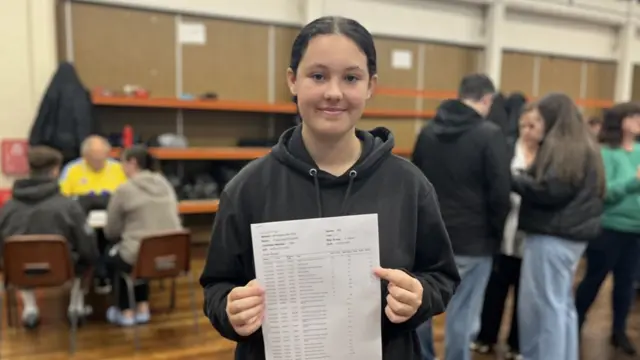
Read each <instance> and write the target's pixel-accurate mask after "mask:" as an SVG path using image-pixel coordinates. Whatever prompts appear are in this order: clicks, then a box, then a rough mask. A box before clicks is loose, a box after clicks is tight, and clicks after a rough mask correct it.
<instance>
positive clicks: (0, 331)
mask: <svg viewBox="0 0 640 360" xmlns="http://www.w3.org/2000/svg"><path fill="white" fill-rule="evenodd" d="M3 292H5V290H4V289H0V304H4V298H5V297H6V296H2V295H3ZM2 320H3V319H2V311H0V359H2V335H3V332H2V328H3V327H4V324H3V323H2Z"/></svg>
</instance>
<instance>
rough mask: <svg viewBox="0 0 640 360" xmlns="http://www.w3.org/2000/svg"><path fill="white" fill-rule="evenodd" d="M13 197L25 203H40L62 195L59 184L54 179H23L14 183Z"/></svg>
mask: <svg viewBox="0 0 640 360" xmlns="http://www.w3.org/2000/svg"><path fill="white" fill-rule="evenodd" d="M11 193H12V197H13V198H14V199H16V200H18V201H21V202H24V203H38V202H41V201H43V200H46V199H48V198H51V197H54V196H56V195H59V194H60V186H59V185H58V182H57V181H55V180H52V179H40V178H33V179H22V180H16V181H15V182H14V183H13V189H12V192H11Z"/></svg>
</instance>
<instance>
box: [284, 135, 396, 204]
mask: <svg viewBox="0 0 640 360" xmlns="http://www.w3.org/2000/svg"><path fill="white" fill-rule="evenodd" d="M356 136H357V137H358V139H360V141H361V142H362V154H361V155H360V158H359V159H358V161H357V162H356V163H355V164H354V165H353V167H351V169H349V171H347V172H345V173H344V174H342V175H341V176H334V175H332V174H329V173H327V172H325V171H322V170H320V169H319V168H318V165H317V164H316V163H315V161H314V160H313V158H311V155H310V154H309V152H308V151H307V148H306V147H305V145H304V142H303V140H302V125H298V126H296V127H293V128H291V129H289V130H287V131H285V132H284V133H283V134H282V135H281V136H280V139H279V140H278V144H276V146H274V148H273V151H272V154H273V156H274V157H275V158H276V159H277V160H278V161H279V162H281V163H282V164H284V165H285V166H287V167H289V168H290V169H292V170H294V171H295V172H298V173H300V174H302V175H304V176H307V177H308V178H309V180H312V181H313V182H314V186H315V190H316V202H317V205H318V212H319V215H320V217H322V201H321V187H337V186H344V185H346V186H347V189H346V191H345V194H344V198H343V201H342V208H343V210H342V211H341V213H343V212H344V207H345V205H346V203H347V200H348V198H349V195H350V193H351V190H352V187H353V185H354V183H355V182H357V181H359V180H364V179H366V178H368V177H369V176H371V175H372V174H373V173H374V171H375V170H376V169H377V168H378V166H380V164H381V163H382V162H383V161H384V160H385V159H386V158H388V157H389V156H390V155H391V150H392V149H393V146H394V140H393V135H392V134H391V132H390V131H389V130H387V129H386V128H382V127H378V128H375V129H373V130H371V131H363V130H356Z"/></svg>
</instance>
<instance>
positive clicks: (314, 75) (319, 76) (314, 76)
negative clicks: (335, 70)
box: [311, 74, 324, 81]
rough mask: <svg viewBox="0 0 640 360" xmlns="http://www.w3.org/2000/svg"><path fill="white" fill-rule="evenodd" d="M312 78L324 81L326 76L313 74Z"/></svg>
mask: <svg viewBox="0 0 640 360" xmlns="http://www.w3.org/2000/svg"><path fill="white" fill-rule="evenodd" d="M311 78H312V79H313V80H316V81H321V80H323V79H324V76H323V75H322V74H312V75H311Z"/></svg>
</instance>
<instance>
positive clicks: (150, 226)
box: [104, 146, 182, 326]
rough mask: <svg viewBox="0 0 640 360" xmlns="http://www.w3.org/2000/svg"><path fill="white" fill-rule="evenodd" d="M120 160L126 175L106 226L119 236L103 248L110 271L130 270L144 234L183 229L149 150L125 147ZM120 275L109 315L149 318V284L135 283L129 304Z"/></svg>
mask: <svg viewBox="0 0 640 360" xmlns="http://www.w3.org/2000/svg"><path fill="white" fill-rule="evenodd" d="M122 165H123V169H124V172H125V174H126V175H127V177H128V178H129V180H128V181H127V182H126V183H124V184H123V185H121V186H120V187H119V188H118V189H117V190H116V191H115V193H114V194H113V196H112V197H111V200H110V201H109V205H108V207H107V224H106V226H105V228H104V233H105V235H106V237H107V238H108V239H110V240H114V241H117V244H116V245H114V246H113V247H112V248H111V249H110V250H109V251H108V254H107V261H106V263H107V267H108V269H109V272H110V273H111V274H112V275H115V274H116V273H117V272H118V273H119V272H125V273H130V272H131V271H132V269H133V266H134V265H135V263H136V261H137V258H138V250H139V249H140V243H141V241H142V239H144V238H145V237H148V236H151V235H154V234H159V233H163V232H167V231H173V230H180V229H182V224H181V222H180V216H179V214H178V200H177V198H176V195H175V192H174V190H173V187H172V186H171V184H169V182H168V181H167V180H166V179H165V178H164V176H163V175H162V174H160V173H157V172H155V171H154V167H155V159H154V158H153V157H152V156H151V154H150V153H149V151H148V150H147V149H146V148H144V147H141V146H135V147H132V148H129V149H127V150H125V151H124V153H123V155H122ZM112 277H114V276H112ZM119 281H120V292H119V294H116V295H117V299H118V303H117V306H112V307H110V308H109V309H108V310H107V319H108V320H109V321H110V322H112V323H114V324H117V325H120V326H131V325H133V324H135V323H146V322H148V321H149V319H150V313H149V303H148V300H149V285H148V284H147V283H139V284H136V286H135V300H136V304H129V299H128V296H127V292H126V291H125V289H126V284H125V283H124V281H123V280H122V279H120V280H119ZM134 306H135V308H134Z"/></svg>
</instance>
